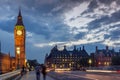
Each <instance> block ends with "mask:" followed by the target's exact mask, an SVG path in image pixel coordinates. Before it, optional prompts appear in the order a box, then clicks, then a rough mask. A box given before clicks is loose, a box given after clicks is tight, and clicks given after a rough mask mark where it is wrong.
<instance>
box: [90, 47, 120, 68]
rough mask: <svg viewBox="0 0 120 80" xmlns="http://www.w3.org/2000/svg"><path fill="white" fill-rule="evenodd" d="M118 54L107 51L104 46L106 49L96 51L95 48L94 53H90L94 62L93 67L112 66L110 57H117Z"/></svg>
mask: <svg viewBox="0 0 120 80" xmlns="http://www.w3.org/2000/svg"><path fill="white" fill-rule="evenodd" d="M119 55H120V54H119V53H118V52H115V51H114V49H111V50H110V49H109V47H108V46H106V49H101V50H100V49H98V47H97V46H96V51H95V53H92V54H91V56H92V59H93V62H94V66H97V67H99V66H110V65H111V64H112V57H114V56H119Z"/></svg>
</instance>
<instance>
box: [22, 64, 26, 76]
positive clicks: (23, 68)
mask: <svg viewBox="0 0 120 80" xmlns="http://www.w3.org/2000/svg"><path fill="white" fill-rule="evenodd" d="M24 73H25V66H24V65H23V66H22V70H21V76H23V74H24Z"/></svg>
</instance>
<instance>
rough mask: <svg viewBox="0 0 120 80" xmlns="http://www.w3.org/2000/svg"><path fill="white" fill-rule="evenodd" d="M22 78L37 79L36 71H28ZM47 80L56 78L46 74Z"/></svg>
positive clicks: (41, 78)
mask: <svg viewBox="0 0 120 80" xmlns="http://www.w3.org/2000/svg"><path fill="white" fill-rule="evenodd" d="M20 80H36V74H35V71H30V72H27V73H26V74H25V75H23V77H22V78H21V79H20ZM40 80H43V76H42V74H41V75H40ZM46 80H55V79H52V78H51V77H49V76H46Z"/></svg>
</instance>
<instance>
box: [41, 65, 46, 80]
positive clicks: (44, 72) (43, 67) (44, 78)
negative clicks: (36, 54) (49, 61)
mask: <svg viewBox="0 0 120 80" xmlns="http://www.w3.org/2000/svg"><path fill="white" fill-rule="evenodd" d="M46 73H47V72H46V66H45V65H43V66H42V74H43V80H46Z"/></svg>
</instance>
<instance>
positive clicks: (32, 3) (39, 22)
mask: <svg viewBox="0 0 120 80" xmlns="http://www.w3.org/2000/svg"><path fill="white" fill-rule="evenodd" d="M19 6H21V10H22V17H23V22H24V25H25V28H26V56H27V59H37V60H38V61H39V62H43V61H44V57H45V54H46V53H49V52H50V50H51V48H52V47H53V46H54V45H56V44H57V45H58V47H59V49H62V48H63V46H64V45H66V46H67V48H68V49H73V46H74V45H76V46H77V48H79V47H80V46H83V45H85V48H86V51H87V52H88V53H91V52H94V51H95V46H98V48H99V49H104V48H105V46H106V45H108V46H110V48H113V47H114V48H115V50H116V51H119V49H120V0H0V41H1V43H2V52H4V53H8V52H10V53H11V55H13V56H14V33H13V31H14V26H15V24H16V20H17V15H18V11H19Z"/></svg>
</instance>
